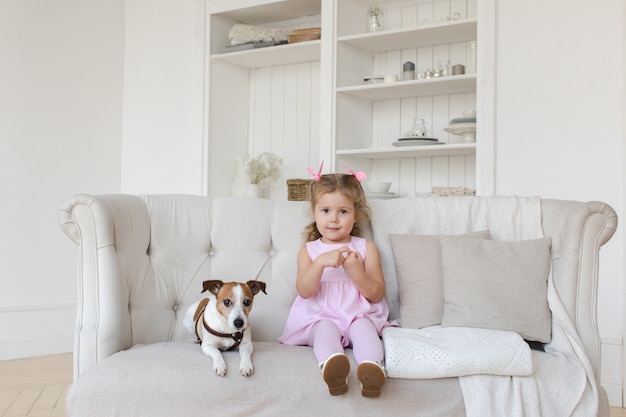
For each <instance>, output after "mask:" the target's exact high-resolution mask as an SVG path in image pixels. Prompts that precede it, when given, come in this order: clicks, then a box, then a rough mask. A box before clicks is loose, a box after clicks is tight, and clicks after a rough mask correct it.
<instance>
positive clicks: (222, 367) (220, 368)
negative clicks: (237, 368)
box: [213, 360, 226, 376]
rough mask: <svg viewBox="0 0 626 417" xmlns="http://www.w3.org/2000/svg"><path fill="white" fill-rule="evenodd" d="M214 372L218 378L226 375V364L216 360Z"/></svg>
mask: <svg viewBox="0 0 626 417" xmlns="http://www.w3.org/2000/svg"><path fill="white" fill-rule="evenodd" d="M213 370H214V371H215V373H216V374H217V375H218V376H224V375H226V362H224V360H221V361H220V360H214V361H213Z"/></svg>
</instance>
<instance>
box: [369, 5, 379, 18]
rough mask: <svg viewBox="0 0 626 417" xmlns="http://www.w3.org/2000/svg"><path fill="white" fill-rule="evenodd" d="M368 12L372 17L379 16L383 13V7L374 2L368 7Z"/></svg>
mask: <svg viewBox="0 0 626 417" xmlns="http://www.w3.org/2000/svg"><path fill="white" fill-rule="evenodd" d="M367 14H368V15H369V16H370V17H379V16H381V15H382V14H383V9H382V8H381V7H380V6H377V5H375V4H372V5H371V6H370V7H369V8H368V9H367Z"/></svg>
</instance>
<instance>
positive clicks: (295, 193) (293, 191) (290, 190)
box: [287, 179, 313, 201]
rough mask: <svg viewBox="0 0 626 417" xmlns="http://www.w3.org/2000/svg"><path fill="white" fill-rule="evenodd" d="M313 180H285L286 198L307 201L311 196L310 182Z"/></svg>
mask: <svg viewBox="0 0 626 417" xmlns="http://www.w3.org/2000/svg"><path fill="white" fill-rule="evenodd" d="M312 182H313V180H302V179H291V180H287V200H289V201H309V199H310V198H311V183H312Z"/></svg>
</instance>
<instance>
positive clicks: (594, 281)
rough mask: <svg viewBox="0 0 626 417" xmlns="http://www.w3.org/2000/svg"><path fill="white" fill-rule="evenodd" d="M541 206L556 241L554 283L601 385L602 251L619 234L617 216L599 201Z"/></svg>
mask: <svg viewBox="0 0 626 417" xmlns="http://www.w3.org/2000/svg"><path fill="white" fill-rule="evenodd" d="M541 206H542V217H543V218H542V224H543V230H544V233H545V235H546V236H549V237H551V238H552V266H553V269H552V275H553V279H554V284H555V287H556V290H557V293H558V294H559V297H560V299H561V301H562V302H563V305H564V306H565V309H566V310H567V313H568V315H569V316H570V318H571V320H572V322H573V323H574V325H575V326H576V329H577V331H578V334H579V335H580V338H581V341H582V343H583V346H584V348H585V350H586V352H587V355H588V356H589V359H590V361H591V364H592V366H593V368H594V371H595V374H596V377H597V378H598V382H599V379H600V359H601V358H600V335H599V331H598V323H597V312H596V310H597V290H598V269H599V268H598V266H599V250H600V248H601V247H602V245H604V244H605V243H606V242H607V241H608V240H609V239H610V238H611V237H612V236H613V234H614V233H615V230H616V228H617V215H616V213H615V211H614V210H613V208H612V207H611V206H609V205H608V204H605V203H602V202H597V201H591V202H586V203H580V202H575V201H565V200H549V199H545V200H542V202H541Z"/></svg>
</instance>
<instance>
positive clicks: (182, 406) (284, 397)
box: [66, 342, 465, 417]
mask: <svg viewBox="0 0 626 417" xmlns="http://www.w3.org/2000/svg"><path fill="white" fill-rule="evenodd" d="M346 354H347V355H348V357H349V358H350V363H351V365H352V369H351V371H350V375H349V376H348V386H349V389H348V392H347V393H346V394H344V395H342V396H340V397H332V396H330V395H329V394H328V388H327V386H326V384H325V383H324V380H323V379H322V374H321V372H320V370H319V367H318V366H317V361H316V360H315V357H314V355H313V349H312V348H310V347H304V346H287V345H281V344H279V343H275V342H255V344H254V355H253V356H252V360H253V363H254V374H253V375H251V376H249V377H244V376H241V375H240V374H239V369H238V367H239V353H238V352H236V351H232V352H224V353H223V355H224V360H225V361H226V364H227V366H228V373H227V374H226V376H223V377H220V376H217V375H216V374H215V372H213V369H212V366H211V365H212V362H211V358H209V357H208V356H206V355H204V354H203V353H202V351H201V349H200V346H199V345H196V344H194V343H193V342H164V343H155V344H150V345H137V346H134V347H133V348H131V349H128V350H126V351H122V352H118V353H115V354H114V355H112V356H110V357H108V358H107V359H105V360H103V361H102V362H100V363H98V365H97V366H96V368H92V369H90V370H88V371H87V372H85V373H84V374H83V375H82V376H81V377H80V379H79V382H80V383H79V384H74V385H73V386H72V387H71V389H70V391H69V394H68V398H67V406H66V410H67V412H68V415H72V416H89V417H105V416H106V417H108V416H133V417H144V416H145V417H148V416H149V417H172V416H184V417H196V416H198V417H201V416H202V417H204V416H229V417H249V416H255V417H275V416H302V417H317V416H356V415H359V416H384V415H387V414H388V413H389V407H390V404H395V403H398V404H401V405H402V406H401V407H397V408H394V416H397V417H405V416H406V417H409V416H410V417H430V416H446V417H462V416H464V415H465V408H464V405H463V395H462V393H461V389H460V386H459V383H458V380H457V379H452V378H447V379H440V380H430V381H420V380H411V381H407V380H400V379H391V378H390V379H388V380H387V383H386V384H385V386H384V387H383V392H382V394H381V397H380V399H376V400H369V399H367V398H363V397H362V396H361V389H360V385H359V381H358V379H357V377H356V363H355V362H354V358H353V356H352V350H351V349H347V350H346ZM383 399H384V400H383Z"/></svg>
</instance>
